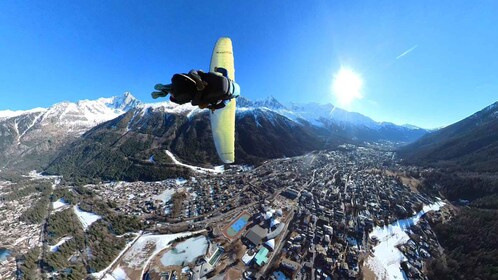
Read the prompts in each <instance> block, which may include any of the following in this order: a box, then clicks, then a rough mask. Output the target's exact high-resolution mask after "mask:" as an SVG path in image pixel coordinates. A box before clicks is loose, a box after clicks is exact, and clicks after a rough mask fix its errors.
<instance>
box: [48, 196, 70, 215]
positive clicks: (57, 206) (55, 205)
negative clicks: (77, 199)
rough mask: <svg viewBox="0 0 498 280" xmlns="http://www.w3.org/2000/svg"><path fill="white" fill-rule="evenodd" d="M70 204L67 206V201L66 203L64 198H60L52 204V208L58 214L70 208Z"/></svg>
mask: <svg viewBox="0 0 498 280" xmlns="http://www.w3.org/2000/svg"><path fill="white" fill-rule="evenodd" d="M68 205H69V204H67V203H66V202H65V201H64V198H59V199H57V200H56V201H54V202H52V208H53V209H54V212H58V211H61V210H63V209H64V208H65V207H66V206H68Z"/></svg>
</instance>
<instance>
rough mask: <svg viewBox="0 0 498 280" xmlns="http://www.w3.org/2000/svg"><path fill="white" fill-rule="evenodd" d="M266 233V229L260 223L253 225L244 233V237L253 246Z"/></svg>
mask: <svg viewBox="0 0 498 280" xmlns="http://www.w3.org/2000/svg"><path fill="white" fill-rule="evenodd" d="M267 234H268V232H267V230H266V229H264V228H262V227H261V226H260V225H255V226H253V227H252V228H251V229H250V230H249V231H248V232H247V234H246V236H245V237H246V238H247V239H248V240H249V242H251V243H252V244H253V245H254V246H258V245H259V243H260V242H261V240H263V238H265V237H266V235H267Z"/></svg>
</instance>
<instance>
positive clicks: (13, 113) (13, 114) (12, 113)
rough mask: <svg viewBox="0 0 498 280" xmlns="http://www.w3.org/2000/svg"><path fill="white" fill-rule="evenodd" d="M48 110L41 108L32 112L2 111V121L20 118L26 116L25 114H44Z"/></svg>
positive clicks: (0, 115) (0, 114)
mask: <svg viewBox="0 0 498 280" xmlns="http://www.w3.org/2000/svg"><path fill="white" fill-rule="evenodd" d="M46 110H47V108H41V107H38V108H34V109H30V110H16V111H12V110H2V111H0V120H2V119H10V118H14V117H18V116H21V115H25V114H31V113H42V112H45V111H46Z"/></svg>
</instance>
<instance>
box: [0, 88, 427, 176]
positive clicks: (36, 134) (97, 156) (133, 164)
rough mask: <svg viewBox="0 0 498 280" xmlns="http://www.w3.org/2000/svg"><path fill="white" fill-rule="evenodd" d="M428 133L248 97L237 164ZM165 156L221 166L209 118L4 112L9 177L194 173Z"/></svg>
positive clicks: (121, 101)
mask: <svg viewBox="0 0 498 280" xmlns="http://www.w3.org/2000/svg"><path fill="white" fill-rule="evenodd" d="M426 133H427V130H424V129H421V128H417V127H412V126H397V125H394V124H392V123H378V122H375V121H373V120H372V119H370V118H368V117H365V116H363V115H361V114H358V113H351V112H347V111H345V110H342V109H340V108H337V107H334V106H333V105H331V104H327V105H320V104H315V103H311V104H304V105H299V104H291V105H289V106H284V105H282V104H281V103H280V102H278V101H277V100H276V99H275V98H272V97H270V98H267V99H265V100H260V101H250V100H247V99H245V98H243V97H242V98H239V99H238V108H237V129H236V143H237V144H236V145H237V146H236V154H237V162H239V163H249V164H256V163H258V162H260V161H262V160H265V159H269V158H276V157H282V156H295V155H300V154H303V153H305V152H308V151H311V150H315V149H323V148H330V147H335V146H337V145H339V144H342V143H362V142H372V141H391V142H399V143H407V142H411V141H414V140H416V139H417V138H419V137H421V136H423V135H424V134H426ZM165 149H168V150H171V151H172V152H173V153H174V154H176V155H177V156H178V157H179V158H180V159H181V160H183V161H186V162H190V163H195V164H200V165H203V164H206V163H210V164H213V163H214V164H218V163H219V162H218V159H217V157H216V153H215V148H214V145H213V143H212V136H211V128H210V124H209V115H208V112H207V111H206V110H200V109H198V108H195V107H193V106H190V105H188V104H187V105H181V106H180V105H177V104H174V103H170V102H160V103H153V104H143V103H142V102H140V101H139V100H137V99H136V98H135V97H133V96H132V95H131V94H130V93H125V94H123V95H122V96H118V97H111V98H100V99H97V100H82V101H79V102H76V103H70V102H62V103H58V104H55V105H53V106H52V107H50V108H47V109H45V108H37V109H33V110H29V111H0V162H2V165H1V166H0V169H3V170H31V169H37V170H42V169H46V170H47V171H48V172H50V173H61V174H64V175H66V176H77V175H81V174H80V173H81V172H83V170H84V172H85V174H86V175H87V176H90V177H92V176H93V177H101V178H106V179H112V178H125V179H129V180H133V179H137V178H140V179H157V178H162V177H164V176H169V175H178V174H180V173H185V172H187V171H185V170H183V169H182V168H179V167H178V166H173V165H172V163H171V161H170V160H169V159H168V158H167V157H166V156H165V154H164V150H165ZM152 156H154V157H153V158H154V161H153V162H152V161H150V158H151V157H152ZM165 166H168V167H170V168H164V167H165ZM165 169H168V170H170V171H171V172H172V174H168V172H165V171H164V170H165ZM145 170H147V171H145ZM154 170H155V171H154Z"/></svg>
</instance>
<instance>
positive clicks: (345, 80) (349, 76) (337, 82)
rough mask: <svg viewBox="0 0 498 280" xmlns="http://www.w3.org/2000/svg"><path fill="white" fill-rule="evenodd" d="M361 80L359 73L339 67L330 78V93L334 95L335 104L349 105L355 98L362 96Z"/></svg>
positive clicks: (340, 105)
mask: <svg viewBox="0 0 498 280" xmlns="http://www.w3.org/2000/svg"><path fill="white" fill-rule="evenodd" d="M362 89H363V80H362V79H361V77H360V75H359V74H357V73H355V72H354V71H353V70H351V69H349V68H344V67H341V69H339V71H338V72H337V73H335V74H334V77H333V79H332V94H333V95H334V97H335V101H336V102H337V104H336V105H338V106H339V107H346V108H347V107H349V106H350V105H351V103H352V102H353V101H354V100H355V99H361V98H362V97H363V96H362V94H361V91H362Z"/></svg>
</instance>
